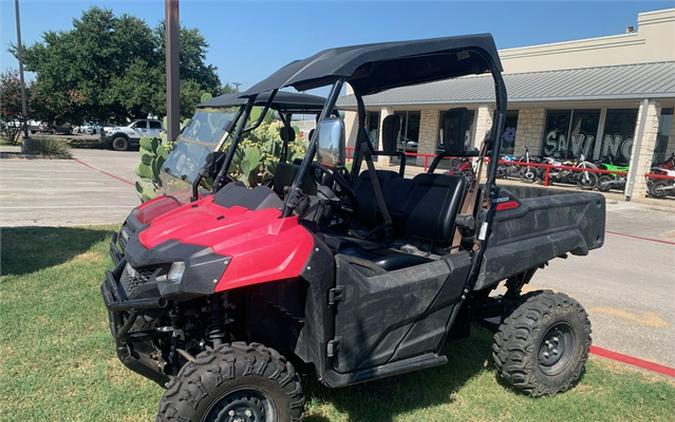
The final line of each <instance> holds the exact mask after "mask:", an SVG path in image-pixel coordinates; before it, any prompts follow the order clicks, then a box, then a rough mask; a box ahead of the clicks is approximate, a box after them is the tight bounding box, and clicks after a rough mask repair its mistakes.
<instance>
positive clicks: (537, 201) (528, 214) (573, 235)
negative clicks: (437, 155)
mask: <svg viewBox="0 0 675 422" xmlns="http://www.w3.org/2000/svg"><path fill="white" fill-rule="evenodd" d="M499 197H500V198H509V200H515V201H517V202H518V203H519V204H520V205H519V206H518V207H517V208H514V209H509V210H503V211H498V212H497V213H496V214H495V218H494V222H493V226H492V231H491V234H490V238H489V240H488V247H487V249H486V251H485V255H484V257H483V262H482V263H481V270H480V273H479V275H478V279H477V281H476V284H475V285H474V290H482V289H484V288H488V287H492V286H494V284H496V283H498V282H500V281H501V280H504V279H507V278H509V277H511V276H513V275H516V274H519V273H522V272H523V271H526V270H528V269H530V268H537V267H539V266H541V265H544V264H545V263H546V262H548V261H550V260H551V259H553V258H557V257H560V256H562V255H564V254H565V253H568V252H570V253H572V254H574V255H586V254H588V251H589V250H591V249H595V248H599V247H601V246H602V245H603V243H604V239H605V197H604V196H602V195H601V194H595V193H576V192H568V191H563V190H556V189H545V188H537V187H529V186H509V187H508V188H504V187H501V188H500V195H499Z"/></svg>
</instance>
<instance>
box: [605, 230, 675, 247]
mask: <svg viewBox="0 0 675 422" xmlns="http://www.w3.org/2000/svg"><path fill="white" fill-rule="evenodd" d="M605 233H609V234H614V235H617V236H623V237H630V238H631V239H638V240H646V241H648V242H657V243H665V244H666V245H675V242H671V241H669V240H663V239H654V238H651V237H643V236H636V235H634V234H627V233H619V232H613V231H611V230H605Z"/></svg>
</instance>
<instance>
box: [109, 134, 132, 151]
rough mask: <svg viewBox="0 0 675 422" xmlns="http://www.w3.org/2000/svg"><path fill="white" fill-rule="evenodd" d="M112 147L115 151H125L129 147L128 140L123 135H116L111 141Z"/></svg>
mask: <svg viewBox="0 0 675 422" xmlns="http://www.w3.org/2000/svg"><path fill="white" fill-rule="evenodd" d="M112 149H114V150H115V151H126V150H128V149H129V140H128V139H127V138H125V137H124V136H118V137H116V138H115V139H113V141H112Z"/></svg>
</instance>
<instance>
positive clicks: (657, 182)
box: [647, 152, 675, 198]
mask: <svg viewBox="0 0 675 422" xmlns="http://www.w3.org/2000/svg"><path fill="white" fill-rule="evenodd" d="M651 173H654V174H658V175H660V176H670V177H675V152H673V153H672V154H671V155H670V157H669V158H668V159H667V160H666V161H664V162H662V163H659V164H656V165H655V166H654V167H652V168H651ZM647 194H648V195H649V196H651V197H652V198H665V197H666V196H668V195H675V179H648V180H647Z"/></svg>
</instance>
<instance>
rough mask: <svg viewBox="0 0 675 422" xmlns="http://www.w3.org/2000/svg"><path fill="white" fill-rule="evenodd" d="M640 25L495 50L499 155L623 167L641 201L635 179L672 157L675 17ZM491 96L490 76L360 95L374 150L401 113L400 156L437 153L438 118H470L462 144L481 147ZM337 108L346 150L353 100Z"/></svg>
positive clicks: (641, 185)
mask: <svg viewBox="0 0 675 422" xmlns="http://www.w3.org/2000/svg"><path fill="white" fill-rule="evenodd" d="M637 23H638V25H637V27H629V28H627V29H626V33H624V34H619V35H612V36H606V37H598V38H590V39H583V40H575V41H566V42H560V43H553V44H543V45H533V46H527V47H519V48H509V49H504V50H500V52H499V53H500V57H501V61H502V65H503V67H504V79H505V82H506V85H507V89H508V94H509V113H508V118H507V124H506V126H507V130H506V133H505V136H504V138H503V144H502V145H503V147H502V150H503V152H504V154H513V155H521V154H522V152H523V150H524V147H525V146H528V147H529V149H530V152H531V153H532V154H537V155H542V156H553V157H557V158H559V159H561V160H566V159H574V158H576V157H579V156H580V155H581V154H584V156H585V157H588V158H589V159H591V160H594V161H601V162H614V163H616V164H630V166H631V170H630V171H631V172H635V173H636V175H635V177H631V175H629V177H628V179H629V180H633V182H632V183H629V186H628V187H627V189H626V196H627V197H628V198H638V197H644V194H645V189H646V184H645V179H644V177H637V175H644V173H646V172H647V171H648V170H649V168H650V167H651V165H652V162H653V161H662V160H663V159H665V158H666V157H667V156H669V155H670V153H672V152H675V121H674V117H673V108H674V107H675V9H666V10H657V11H652V12H646V13H640V14H639V15H638V17H637ZM493 96H494V88H493V86H492V81H491V77H490V76H489V75H481V76H468V77H464V78H458V79H454V80H449V81H441V82H433V83H429V84H423V85H418V86H414V87H404V88H399V89H394V90H390V91H386V92H382V93H379V94H375V95H370V96H366V97H364V102H365V104H366V108H367V110H368V115H367V124H368V129H369V132H370V134H371V138H373V140H375V139H377V140H378V141H379V142H381V135H380V130H379V128H380V127H381V123H382V120H383V119H384V118H385V117H386V116H388V115H390V114H392V113H396V114H399V115H400V116H401V118H402V127H401V131H400V133H399V136H398V141H399V147H400V149H405V150H407V151H409V152H417V153H422V154H435V153H437V152H439V151H440V150H442V149H443V147H444V145H443V140H442V139H441V138H442V136H441V132H440V131H439V129H440V125H441V122H442V121H443V116H444V113H453V112H456V109H467V110H468V113H463V115H464V116H466V118H467V119H468V121H467V122H466V124H467V127H469V128H470V129H469V130H468V131H467V141H470V142H473V143H474V144H475V145H479V144H480V142H481V140H482V139H483V137H484V136H485V133H486V131H487V130H488V129H489V128H490V126H491V124H492V103H493V101H494V97H493ZM338 105H339V106H340V108H342V109H343V110H346V112H345V124H346V129H347V134H348V136H349V143H350V145H353V143H354V140H355V135H356V134H355V126H356V125H355V120H356V116H355V114H356V113H354V112H353V110H355V109H356V107H355V105H356V102H355V99H354V98H353V97H352V96H350V95H347V96H345V97H342V98H341V99H340V101H339V103H338ZM636 151H637V153H636ZM418 162H419V159H418Z"/></svg>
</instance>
